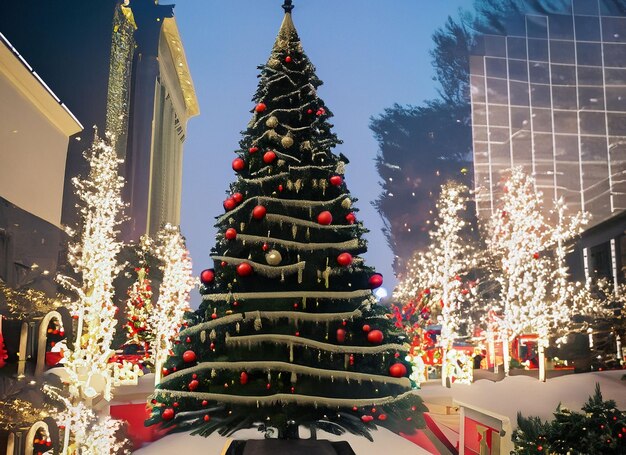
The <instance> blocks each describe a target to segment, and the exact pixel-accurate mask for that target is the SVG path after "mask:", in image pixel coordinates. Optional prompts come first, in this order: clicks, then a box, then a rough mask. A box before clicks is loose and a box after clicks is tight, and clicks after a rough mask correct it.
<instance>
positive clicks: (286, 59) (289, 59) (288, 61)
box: [285, 55, 291, 63]
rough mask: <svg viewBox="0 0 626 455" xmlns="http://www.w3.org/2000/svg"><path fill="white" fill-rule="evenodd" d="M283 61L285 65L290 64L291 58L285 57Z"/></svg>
mask: <svg viewBox="0 0 626 455" xmlns="http://www.w3.org/2000/svg"><path fill="white" fill-rule="evenodd" d="M285 61H286V62H287V63H291V57H290V56H289V55H288V56H287V57H285Z"/></svg>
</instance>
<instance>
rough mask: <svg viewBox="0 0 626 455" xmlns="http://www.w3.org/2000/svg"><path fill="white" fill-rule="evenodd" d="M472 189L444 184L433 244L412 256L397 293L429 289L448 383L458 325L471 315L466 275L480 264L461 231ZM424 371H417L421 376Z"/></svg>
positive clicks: (402, 296)
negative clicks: (465, 282)
mask: <svg viewBox="0 0 626 455" xmlns="http://www.w3.org/2000/svg"><path fill="white" fill-rule="evenodd" d="M468 199H469V189H468V188H467V187H466V186H465V185H462V184H459V183H456V182H448V183H446V184H444V185H442V187H441V194H440V196H439V199H438V201H437V205H436V207H437V210H438V217H437V219H436V220H435V222H434V226H435V228H434V229H433V230H432V231H431V232H430V233H429V235H430V244H429V246H428V249H427V250H426V251H418V252H416V253H415V255H414V257H413V258H412V260H411V262H410V265H409V269H408V272H407V277H406V279H404V280H403V281H402V282H401V283H400V284H399V285H398V288H397V290H396V292H395V294H394V296H395V297H396V298H397V299H398V300H400V301H408V300H412V299H416V298H417V296H418V295H419V294H420V293H423V292H424V291H425V290H428V294H429V296H430V297H429V302H434V305H435V306H437V305H438V306H439V308H429V311H431V312H432V313H439V316H438V317H437V322H438V323H440V324H441V335H440V336H439V340H438V341H439V346H440V347H441V349H442V374H441V381H442V384H443V385H444V386H445V385H446V380H447V379H448V374H447V373H448V372H449V371H450V369H449V368H447V366H446V363H447V359H448V357H449V356H448V353H449V351H450V350H451V349H452V346H453V344H454V341H455V339H456V338H458V337H459V329H460V328H461V326H462V325H463V324H464V323H468V322H469V319H470V307H471V305H472V302H473V299H474V293H473V292H471V291H470V289H469V288H468V287H467V286H465V287H464V285H463V277H465V276H466V275H467V273H468V272H470V271H471V270H472V268H474V267H475V266H476V264H477V260H476V253H475V251H474V247H473V244H472V242H470V241H468V239H467V238H466V237H464V236H463V235H462V232H463V230H464V229H465V228H466V227H467V222H466V221H465V220H464V219H463V216H462V214H463V213H464V212H465V211H466V210H467V202H468ZM420 374H421V373H419V372H418V373H417V375H418V376H419V375H420Z"/></svg>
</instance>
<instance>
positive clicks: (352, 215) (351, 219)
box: [346, 213, 356, 224]
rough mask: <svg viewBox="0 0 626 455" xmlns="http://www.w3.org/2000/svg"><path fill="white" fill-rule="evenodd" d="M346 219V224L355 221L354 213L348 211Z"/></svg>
mask: <svg viewBox="0 0 626 455" xmlns="http://www.w3.org/2000/svg"><path fill="white" fill-rule="evenodd" d="M346 221H347V222H348V224H354V222H355V221H356V216H354V213H348V214H347V215H346Z"/></svg>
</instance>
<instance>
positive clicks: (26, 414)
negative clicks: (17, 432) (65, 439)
mask: <svg viewBox="0 0 626 455" xmlns="http://www.w3.org/2000/svg"><path fill="white" fill-rule="evenodd" d="M0 409H1V410H2V412H0V429H2V430H11V429H13V428H15V427H19V426H29V427H30V426H32V425H33V424H34V423H36V422H38V421H40V420H43V419H45V418H46V417H49V416H50V415H51V414H54V412H55V409H54V408H53V407H51V406H49V405H48V404H44V406H43V408H37V407H35V406H34V405H33V404H32V403H31V402H30V401H24V400H21V399H19V398H16V399H14V400H7V401H4V400H0Z"/></svg>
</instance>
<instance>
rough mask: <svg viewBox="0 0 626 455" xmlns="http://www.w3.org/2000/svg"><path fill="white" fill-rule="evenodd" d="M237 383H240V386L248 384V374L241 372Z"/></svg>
mask: <svg viewBox="0 0 626 455" xmlns="http://www.w3.org/2000/svg"><path fill="white" fill-rule="evenodd" d="M239 382H241V384H242V385H246V384H247V383H248V373H246V372H245V371H242V372H241V375H240V376H239Z"/></svg>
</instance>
